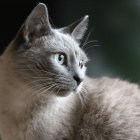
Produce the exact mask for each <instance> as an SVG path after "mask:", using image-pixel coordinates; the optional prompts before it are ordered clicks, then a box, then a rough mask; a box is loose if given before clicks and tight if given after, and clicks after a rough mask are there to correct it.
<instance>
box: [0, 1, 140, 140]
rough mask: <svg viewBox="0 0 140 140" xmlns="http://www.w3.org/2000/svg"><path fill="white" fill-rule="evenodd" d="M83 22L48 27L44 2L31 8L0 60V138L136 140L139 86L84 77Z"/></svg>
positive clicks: (85, 22)
mask: <svg viewBox="0 0 140 140" xmlns="http://www.w3.org/2000/svg"><path fill="white" fill-rule="evenodd" d="M87 23H88V16H85V17H83V18H81V19H79V20H78V21H76V22H75V23H73V24H71V25H69V26H68V27H64V28H61V29H54V28H52V27H51V25H50V23H49V18H48V11H47V8H46V6H45V5H44V4H42V3H40V4H38V5H37V6H36V7H35V8H34V9H33V11H32V12H31V14H30V15H29V17H28V18H27V20H26V21H25V23H24V24H23V26H22V27H21V29H20V30H19V32H18V33H17V35H16V37H15V38H14V39H13V41H12V42H11V43H10V45H9V46H8V47H7V49H6V50H5V52H4V53H3V54H2V56H1V57H0V134H1V138H2V140H139V139H140V132H139V130H140V122H139V120H140V103H139V102H140V95H139V94H140V90H139V87H138V86H137V85H135V84H130V83H128V82H124V81H121V80H119V79H109V78H101V79H94V80H92V79H90V78H88V77H86V76H85V72H86V66H85V64H86V62H87V61H88V58H87V56H86V54H85V53H84V51H83V50H82V49H81V48H80V47H79V46H80V41H81V39H82V37H83V35H84V33H85V31H86V29H87ZM58 56H61V58H64V60H65V61H64V62H63V61H61V59H60V61H59V59H57V58H58Z"/></svg>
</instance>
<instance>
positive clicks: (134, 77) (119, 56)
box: [0, 0, 140, 83]
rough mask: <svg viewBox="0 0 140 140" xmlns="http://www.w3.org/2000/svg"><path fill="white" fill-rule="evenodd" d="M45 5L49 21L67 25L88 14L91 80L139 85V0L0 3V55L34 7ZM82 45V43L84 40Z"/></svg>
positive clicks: (45, 0) (88, 52)
mask: <svg viewBox="0 0 140 140" xmlns="http://www.w3.org/2000/svg"><path fill="white" fill-rule="evenodd" d="M39 2H44V3H45V4H46V5H47V6H48V9H49V15H50V20H51V22H52V23H53V24H54V25H55V26H56V27H58V28H59V27H63V26H66V25H68V24H70V23H72V22H73V21H75V20H76V19H78V18H80V17H82V16H84V15H86V14H88V15H90V23H89V29H88V32H87V34H86V36H85V40H86V37H88V36H89V35H90V36H89V38H88V41H89V43H87V45H86V46H84V50H85V51H86V53H87V54H88V56H89V58H90V62H89V64H88V75H89V76H91V77H101V76H110V77H119V78H122V79H125V80H129V81H131V82H137V83H140V80H139V79H140V1H139V0H40V1H37V0H24V1H22V0H19V1H15V0H12V1H7V0H5V1H1V3H0V53H1V54H2V52H3V51H4V49H5V48H6V46H7V45H8V43H9V42H10V41H11V40H12V38H13V37H14V36H15V34H16V32H17V31H18V29H19V28H20V26H21V25H22V23H23V22H24V21H25V19H26V17H27V16H28V15H29V13H30V12H31V10H32V9H33V7H34V6H35V5H36V4H38V3H39ZM83 42H84V41H83Z"/></svg>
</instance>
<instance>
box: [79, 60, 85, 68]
mask: <svg viewBox="0 0 140 140" xmlns="http://www.w3.org/2000/svg"><path fill="white" fill-rule="evenodd" d="M84 66H85V64H84V61H83V60H81V61H79V67H80V68H81V69H82V68H83V67H84Z"/></svg>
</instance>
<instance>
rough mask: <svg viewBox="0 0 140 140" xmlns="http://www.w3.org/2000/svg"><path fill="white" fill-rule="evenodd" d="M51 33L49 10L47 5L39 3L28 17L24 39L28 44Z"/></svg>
mask: <svg viewBox="0 0 140 140" xmlns="http://www.w3.org/2000/svg"><path fill="white" fill-rule="evenodd" d="M50 31H51V25H50V23H49V16H48V10H47V7H46V5H45V4H43V3H39V4H38V5H37V6H36V7H35V8H34V9H33V11H32V12H31V14H30V15H29V16H28V18H27V20H26V21H25V24H24V33H23V34H24V38H25V40H26V41H27V42H32V41H33V40H34V39H36V38H38V37H41V36H44V35H46V34H48V33H49V32H50Z"/></svg>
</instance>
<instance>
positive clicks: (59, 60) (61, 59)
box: [54, 53, 66, 65]
mask: <svg viewBox="0 0 140 140" xmlns="http://www.w3.org/2000/svg"><path fill="white" fill-rule="evenodd" d="M54 59H55V61H56V62H57V63H59V64H60V65H64V64H65V62H66V57H65V55H64V54H62V53H56V54H55V55H54Z"/></svg>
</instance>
